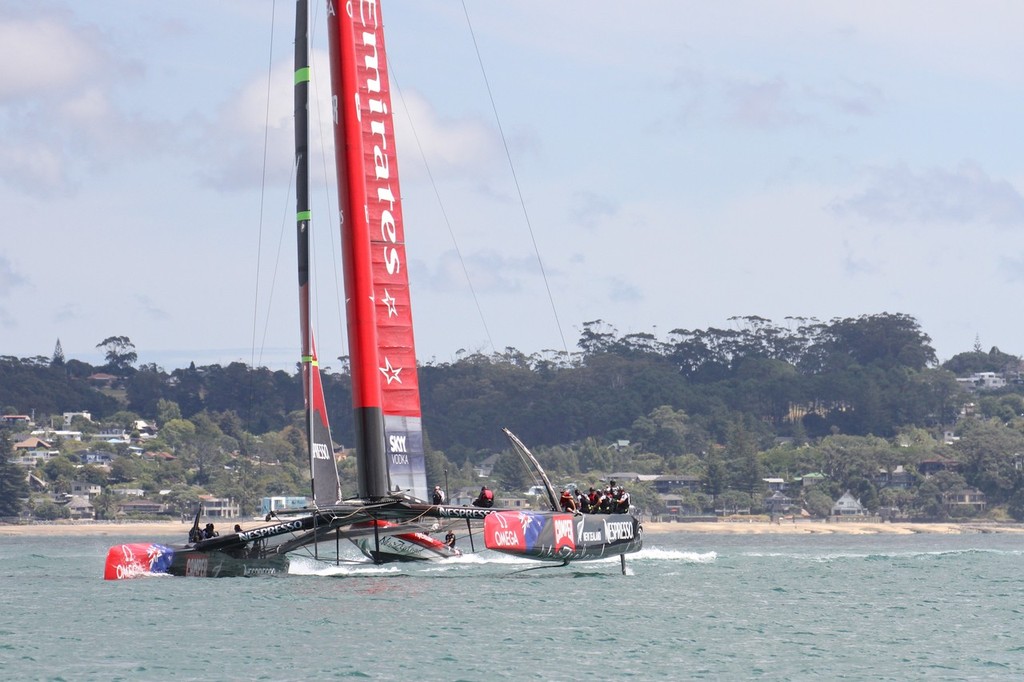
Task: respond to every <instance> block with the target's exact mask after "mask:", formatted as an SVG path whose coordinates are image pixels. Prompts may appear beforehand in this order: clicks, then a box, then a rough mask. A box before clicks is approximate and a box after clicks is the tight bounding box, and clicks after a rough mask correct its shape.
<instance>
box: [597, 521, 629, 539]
mask: <svg viewBox="0 0 1024 682" xmlns="http://www.w3.org/2000/svg"><path fill="white" fill-rule="evenodd" d="M604 529H605V533H606V534H607V536H608V542H615V541H616V540H632V539H633V524H632V522H630V521H609V522H607V523H605V524H604Z"/></svg>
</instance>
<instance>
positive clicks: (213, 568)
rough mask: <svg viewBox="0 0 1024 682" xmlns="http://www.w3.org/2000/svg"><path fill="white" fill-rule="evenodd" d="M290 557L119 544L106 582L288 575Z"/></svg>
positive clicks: (110, 556)
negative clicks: (165, 577)
mask: <svg viewBox="0 0 1024 682" xmlns="http://www.w3.org/2000/svg"><path fill="white" fill-rule="evenodd" d="M288 563H289V562H288V557H287V556H285V555H272V556H266V557H246V556H235V555H232V554H229V553H227V552H223V551H200V550H196V549H194V548H191V547H172V546H169V545H161V544H158V543H133V544H123V545H115V546H113V547H111V548H110V550H109V551H108V552H107V562H106V566H105V569H104V572H103V577H104V578H105V579H106V580H126V579H129V578H138V577H142V576H146V575H154V574H156V575H159V574H166V575H176V576H185V577H195V578H237V577H251V576H263V575H283V574H286V573H288Z"/></svg>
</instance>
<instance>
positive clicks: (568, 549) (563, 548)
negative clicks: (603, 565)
mask: <svg viewBox="0 0 1024 682" xmlns="http://www.w3.org/2000/svg"><path fill="white" fill-rule="evenodd" d="M484 544H485V546H486V547H487V549H490V550H494V551H496V552H502V553H504V554H511V555H514V556H520V557H526V558H530V559H539V560H542V561H560V562H568V561H592V560H595V559H605V558H607V557H613V556H619V555H622V554H630V553H632V552H639V551H640V548H641V547H642V546H643V526H642V525H641V524H640V520H639V519H637V518H636V517H635V516H633V515H632V514H566V513H558V512H529V511H497V512H494V513H492V514H490V515H488V516H487V518H486V519H484Z"/></svg>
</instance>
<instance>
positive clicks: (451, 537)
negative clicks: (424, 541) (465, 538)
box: [444, 530, 455, 549]
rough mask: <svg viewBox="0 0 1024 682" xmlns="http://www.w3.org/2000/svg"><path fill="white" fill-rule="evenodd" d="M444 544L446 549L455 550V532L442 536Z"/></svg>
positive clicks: (450, 531)
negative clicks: (446, 546)
mask: <svg viewBox="0 0 1024 682" xmlns="http://www.w3.org/2000/svg"><path fill="white" fill-rule="evenodd" d="M444 544H446V545H448V549H455V531H453V530H449V531H448V534H447V535H445V536H444Z"/></svg>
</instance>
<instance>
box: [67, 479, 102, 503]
mask: <svg viewBox="0 0 1024 682" xmlns="http://www.w3.org/2000/svg"><path fill="white" fill-rule="evenodd" d="M102 492H103V486H101V485H99V484H96V483H89V482H88V481H72V482H71V494H72V495H73V496H76V497H84V498H86V499H87V500H91V499H92V498H94V497H96V496H97V495H99V494H100V493H102Z"/></svg>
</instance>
